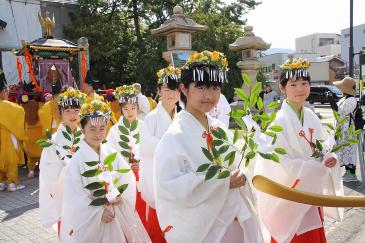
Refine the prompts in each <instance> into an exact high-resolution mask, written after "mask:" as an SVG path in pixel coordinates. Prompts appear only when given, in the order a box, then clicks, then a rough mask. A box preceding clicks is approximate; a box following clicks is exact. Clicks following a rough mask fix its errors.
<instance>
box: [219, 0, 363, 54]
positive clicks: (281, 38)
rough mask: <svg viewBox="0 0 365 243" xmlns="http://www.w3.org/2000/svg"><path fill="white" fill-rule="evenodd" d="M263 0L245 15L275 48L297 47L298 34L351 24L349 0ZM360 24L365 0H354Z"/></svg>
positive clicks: (332, 30)
mask: <svg viewBox="0 0 365 243" xmlns="http://www.w3.org/2000/svg"><path fill="white" fill-rule="evenodd" d="M226 1H227V2H230V1H231V0H226ZM261 1H262V4H261V5H259V6H258V7H257V8H256V9H255V10H253V11H251V12H250V13H248V14H247V15H246V18H247V19H248V22H247V24H249V25H252V26H253V27H254V33H255V34H256V35H258V36H260V37H262V38H263V39H264V40H265V41H266V42H269V43H272V45H271V47H273V48H290V49H295V38H297V37H300V36H304V35H309V34H312V33H323V32H324V33H327V32H328V33H338V34H340V33H341V29H344V28H348V27H349V25H350V23H349V21H350V20H349V18H350V17H349V16H350V6H349V5H350V0H261ZM359 24H365V0H354V25H359ZM364 41H365V40H364Z"/></svg>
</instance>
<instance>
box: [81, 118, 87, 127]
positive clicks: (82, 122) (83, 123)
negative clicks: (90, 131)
mask: <svg viewBox="0 0 365 243" xmlns="http://www.w3.org/2000/svg"><path fill="white" fill-rule="evenodd" d="M88 121H89V118H87V117H84V118H82V119H81V120H80V126H81V128H82V129H85V126H86V124H87V122H88Z"/></svg>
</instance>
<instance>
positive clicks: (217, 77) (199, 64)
mask: <svg viewBox="0 0 365 243" xmlns="http://www.w3.org/2000/svg"><path fill="white" fill-rule="evenodd" d="M183 70H190V71H192V72H193V79H192V80H193V81H194V82H199V81H200V82H202V81H212V82H222V83H223V82H224V81H227V71H228V61H227V58H226V57H225V55H224V54H223V53H221V52H218V51H213V52H210V51H203V52H198V53H195V54H192V55H191V56H190V57H189V59H188V60H187V62H186V63H185V65H184V66H183ZM206 79H208V80H206Z"/></svg>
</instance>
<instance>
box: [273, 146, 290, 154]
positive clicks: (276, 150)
mask: <svg viewBox="0 0 365 243" xmlns="http://www.w3.org/2000/svg"><path fill="white" fill-rule="evenodd" d="M274 151H275V153H277V154H281V155H284V154H287V152H286V150H285V149H283V148H280V147H277V148H275V149H274Z"/></svg>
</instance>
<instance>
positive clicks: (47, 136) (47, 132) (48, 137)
mask: <svg viewBox="0 0 365 243" xmlns="http://www.w3.org/2000/svg"><path fill="white" fill-rule="evenodd" d="M46 138H47V139H49V140H51V139H52V133H51V131H50V130H48V129H47V130H46Z"/></svg>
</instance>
